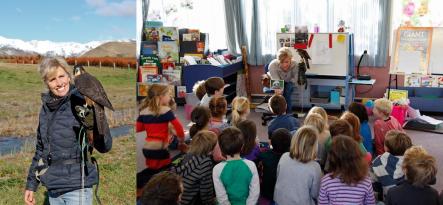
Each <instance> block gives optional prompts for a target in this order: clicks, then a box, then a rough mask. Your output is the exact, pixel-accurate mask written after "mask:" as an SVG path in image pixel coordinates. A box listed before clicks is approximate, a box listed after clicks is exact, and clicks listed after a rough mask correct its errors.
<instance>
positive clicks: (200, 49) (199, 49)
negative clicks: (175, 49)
mask: <svg viewBox="0 0 443 205" xmlns="http://www.w3.org/2000/svg"><path fill="white" fill-rule="evenodd" d="M196 44H197V52H198V53H203V52H204V51H205V42H201V41H197V42H196Z"/></svg>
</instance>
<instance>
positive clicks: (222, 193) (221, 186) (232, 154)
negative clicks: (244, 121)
mask: <svg viewBox="0 0 443 205" xmlns="http://www.w3.org/2000/svg"><path fill="white" fill-rule="evenodd" d="M218 143H219V145H220V148H221V151H222V153H223V155H225V156H226V161H223V162H220V163H219V164H217V165H215V167H214V170H213V172H212V179H213V180H214V188H215V194H216V196H217V202H218V204H220V205H225V204H232V205H235V204H246V205H255V204H256V203H257V200H258V197H259V194H260V182H259V179H258V174H257V168H256V166H255V164H254V162H252V161H249V160H247V159H242V158H241V157H240V152H241V150H242V147H243V135H242V133H241V131H240V130H239V129H238V128H235V127H229V128H226V129H225V130H223V131H222V132H221V134H220V136H219V138H218Z"/></svg>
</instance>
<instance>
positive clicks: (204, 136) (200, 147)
mask: <svg viewBox="0 0 443 205" xmlns="http://www.w3.org/2000/svg"><path fill="white" fill-rule="evenodd" d="M215 144H217V135H216V134H215V133H214V132H212V131H207V130H201V131H199V132H197V134H195V136H194V137H193V138H192V141H191V147H190V148H189V150H188V153H190V154H193V155H206V154H209V153H210V152H211V151H212V150H213V149H214V147H215Z"/></svg>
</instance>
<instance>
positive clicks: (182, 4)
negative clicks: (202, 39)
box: [148, 0, 227, 51]
mask: <svg viewBox="0 0 443 205" xmlns="http://www.w3.org/2000/svg"><path fill="white" fill-rule="evenodd" d="M224 13H225V10H224V1H223V0H211V1H207V0H182V1H177V0H155V1H150V5H149V11H148V20H160V21H162V22H163V25H164V26H173V27H177V28H179V29H180V28H190V29H199V30H200V32H203V33H209V49H210V50H211V51H214V50H216V49H224V48H226V47H227V46H226V24H225V14H224Z"/></svg>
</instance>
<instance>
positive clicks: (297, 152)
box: [274, 126, 321, 205]
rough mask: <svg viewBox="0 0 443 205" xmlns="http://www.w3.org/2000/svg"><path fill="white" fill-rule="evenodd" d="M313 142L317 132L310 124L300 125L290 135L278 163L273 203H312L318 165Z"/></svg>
mask: <svg viewBox="0 0 443 205" xmlns="http://www.w3.org/2000/svg"><path fill="white" fill-rule="evenodd" d="M317 144H318V131H317V129H316V128H314V127H312V126H303V127H301V128H300V129H298V130H297V132H296V133H295V135H294V137H292V140H291V147H290V149H289V152H286V153H285V154H283V155H282V157H281V158H280V161H279V163H278V168H277V183H276V184H275V191H274V200H275V202H276V203H277V204H300V205H302V204H303V205H305V204H306V205H309V204H310V205H314V204H316V199H317V197H318V192H319V190H320V180H321V168H320V165H319V164H318V163H317V162H316V161H315V158H316V156H317Z"/></svg>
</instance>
